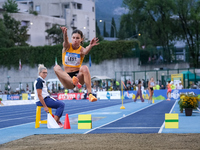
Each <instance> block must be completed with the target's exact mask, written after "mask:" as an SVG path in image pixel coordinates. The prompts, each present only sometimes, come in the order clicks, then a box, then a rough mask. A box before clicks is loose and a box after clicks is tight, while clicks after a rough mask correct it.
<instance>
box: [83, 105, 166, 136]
mask: <svg viewBox="0 0 200 150" xmlns="http://www.w3.org/2000/svg"><path fill="white" fill-rule="evenodd" d="M161 102H163V101H160V102H158V103H161ZM158 103H154V104H152V105H149V106H147V107H144V108H142V109H139V110H137V111H135V112H132V113H130V114H128V115H126V117H128V116H130V115H132V114H135V113H137V112H139V111H142V110H144V109H146V108H148V107H151V106H153V105H156V104H158ZM122 118H124V117H120V118H118V119H116V120H114V121H111V122H109V123H106V124H103V125H101V126H99V127H96V128H94V129H91V130H89V131H87V132H85V133H83V134H87V133H89V132H91V131H93V130H96V129H98V128H101V127H103V126H106V125H108V124H111V123H113V122H116V121H118V120H120V119H122Z"/></svg>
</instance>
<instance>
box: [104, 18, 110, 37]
mask: <svg viewBox="0 0 200 150" xmlns="http://www.w3.org/2000/svg"><path fill="white" fill-rule="evenodd" d="M103 36H104V37H109V34H108V32H106V22H105V21H104V24H103Z"/></svg>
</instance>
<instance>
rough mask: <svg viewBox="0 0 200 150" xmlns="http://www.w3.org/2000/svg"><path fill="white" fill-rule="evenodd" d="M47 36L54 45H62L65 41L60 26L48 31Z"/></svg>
mask: <svg viewBox="0 0 200 150" xmlns="http://www.w3.org/2000/svg"><path fill="white" fill-rule="evenodd" d="M45 32H47V34H48V35H47V36H48V38H49V39H52V40H53V41H52V43H54V44H60V43H62V41H63V35H62V30H61V29H60V25H59V24H54V25H53V26H52V27H51V28H50V29H47V30H46V31H45Z"/></svg>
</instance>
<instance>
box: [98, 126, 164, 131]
mask: <svg viewBox="0 0 200 150" xmlns="http://www.w3.org/2000/svg"><path fill="white" fill-rule="evenodd" d="M159 128H160V127H103V128H100V130H104V129H108V130H117V129H120V130H121V129H159Z"/></svg>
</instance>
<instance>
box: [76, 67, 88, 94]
mask: <svg viewBox="0 0 200 150" xmlns="http://www.w3.org/2000/svg"><path fill="white" fill-rule="evenodd" d="M77 78H78V79H79V82H80V84H82V85H83V84H84V83H85V85H86V87H87V91H88V93H91V76H90V72H89V69H88V67H87V66H85V65H83V66H81V68H80V70H79V73H78V75H77Z"/></svg>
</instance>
